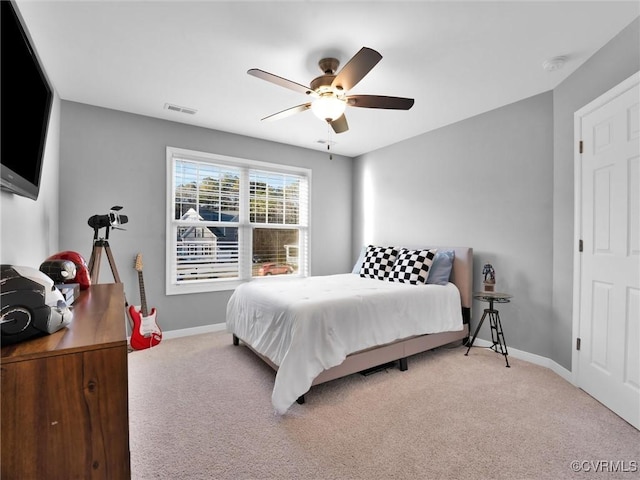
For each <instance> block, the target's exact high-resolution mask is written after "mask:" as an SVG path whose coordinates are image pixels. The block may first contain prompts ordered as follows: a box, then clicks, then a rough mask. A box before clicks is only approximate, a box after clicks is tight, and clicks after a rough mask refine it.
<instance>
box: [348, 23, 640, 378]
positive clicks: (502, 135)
mask: <svg viewBox="0 0 640 480" xmlns="http://www.w3.org/2000/svg"><path fill="white" fill-rule="evenodd" d="M638 70H640V20H639V19H636V20H634V21H633V22H632V23H631V24H630V25H629V26H627V28H625V29H624V30H623V31H622V32H620V33H619V34H618V35H617V36H616V37H614V38H613V39H612V40H611V41H610V42H609V43H607V44H606V45H605V46H604V47H603V48H601V49H600V50H599V51H598V52H596V53H595V54H594V55H593V56H592V57H591V58H590V59H589V60H588V61H586V62H585V63H584V64H583V65H582V66H581V67H580V68H578V69H577V70H576V71H575V72H574V73H573V74H572V75H571V76H569V77H568V78H567V79H566V80H565V81H564V82H563V83H561V84H560V85H558V86H557V87H556V88H555V89H554V90H553V91H552V92H548V93H546V94H543V95H540V96H537V97H532V98H530V99H526V100H523V101H521V102H517V103H515V104H513V105H509V106H506V107H503V108H500V109H497V110H494V111H492V112H488V113H486V114H484V115H480V116H478V117H475V118H471V119H468V120H465V121H462V122H459V123H457V124H454V125H450V126H447V127H444V128H442V129H440V130H437V131H434V132H430V133H427V134H424V135H421V136H419V137H416V138H413V139H410V140H407V141H405V142H402V143H400V144H397V145H394V146H391V147H388V148H386V149H382V150H379V151H377V152H372V153H370V154H367V155H363V156H362V157H359V158H357V159H356V163H355V166H354V168H355V171H354V178H355V188H354V219H356V223H355V224H354V225H355V226H354V234H353V238H354V244H353V246H352V256H354V258H355V255H356V252H357V251H358V250H359V248H360V245H361V244H363V243H367V242H374V243H376V242H378V243H393V244H398V243H413V244H424V243H425V242H428V243H429V244H447V243H452V242H453V243H455V244H462V243H465V244H467V245H469V246H472V247H474V248H475V254H476V261H475V265H474V266H475V268H476V272H475V283H476V284H475V288H476V289H479V288H481V275H480V272H479V271H477V270H478V269H480V268H481V266H482V264H483V263H484V262H490V263H492V264H493V265H494V267H495V268H496V271H497V282H498V289H499V290H505V291H509V292H510V293H513V294H514V299H513V302H512V303H510V304H508V305H504V306H501V308H500V310H501V312H503V314H502V317H503V320H504V322H503V323H504V326H505V336H506V338H507V343H508V345H510V346H513V347H515V348H518V349H521V350H524V351H527V352H530V353H535V354H538V355H541V356H544V357H548V358H550V359H551V360H553V361H555V362H556V363H558V364H559V365H561V366H562V367H564V368H566V369H568V370H571V356H572V348H573V338H572V324H573V319H572V315H573V311H572V297H573V253H574V250H573V249H574V241H573V240H574V233H573V222H574V219H573V214H574V212H573V210H574V198H573V195H574V188H573V187H574V177H573V175H574V173H573V170H574V169H573V162H574V153H573V152H574V140H573V139H574V137H573V135H574V133H573V113H574V112H575V111H577V110H578V109H580V108H581V107H582V106H584V105H586V104H587V103H589V102H590V101H592V100H593V99H595V98H597V97H598V96H600V95H601V94H603V93H604V92H606V91H607V90H609V89H610V88H612V87H614V86H615V85H617V84H618V83H620V82H621V81H623V80H624V79H626V78H628V77H629V76H631V75H632V74H633V73H635V72H637V71H638ZM531 122H533V124H532V123H531ZM403 172H410V173H409V174H403ZM368 179H369V180H368ZM367 182H370V183H371V188H372V190H373V191H374V192H375V193H374V200H373V203H370V202H367V201H365V198H364V195H365V193H364V192H365V190H366V186H365V185H366V184H367ZM422 184H424V185H422ZM451 197H453V198H451ZM445 198H446V199H447V200H446V202H445V201H444V200H443V199H445ZM367 215H369V220H367ZM415 218H421V219H422V223H419V224H416V223H415V220H414V219H415ZM372 223H373V227H372V226H371V224H372ZM485 305H486V304H481V303H477V302H476V303H475V304H474V312H473V320H472V325H473V326H475V325H476V324H477V322H478V320H479V316H480V315H481V313H482V309H483V308H484V306H485ZM480 337H481V338H485V339H488V338H490V336H489V332H488V329H487V328H484V327H483V332H482V333H481V335H480Z"/></svg>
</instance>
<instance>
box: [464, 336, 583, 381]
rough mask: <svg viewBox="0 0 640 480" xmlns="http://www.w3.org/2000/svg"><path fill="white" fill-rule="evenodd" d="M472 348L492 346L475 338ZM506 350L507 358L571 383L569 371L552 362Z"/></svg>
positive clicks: (522, 352)
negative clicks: (543, 368)
mask: <svg viewBox="0 0 640 480" xmlns="http://www.w3.org/2000/svg"><path fill="white" fill-rule="evenodd" d="M473 345H474V346H476V345H477V346H478V347H490V346H491V345H493V344H492V343H491V342H489V341H487V340H482V339H480V338H476V341H475V342H474V343H473ZM507 350H508V351H509V356H510V357H513V358H517V359H520V360H524V361H526V362H529V363H533V364H534V365H540V366H541V367H546V368H548V369H550V370H551V371H553V372H554V373H556V374H558V375H560V376H561V377H562V378H564V379H565V380H566V381H567V382H569V383H571V384H572V385H573V384H574V383H573V376H572V374H571V372H570V371H569V370H567V369H566V368H564V367H563V366H562V365H559V364H558V363H556V362H554V361H553V360H551V359H550V358H547V357H542V356H540V355H536V354H535V353H529V352H525V351H523V350H518V349H517V348H512V347H510V346H508V345H507Z"/></svg>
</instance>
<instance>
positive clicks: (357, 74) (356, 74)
mask: <svg viewBox="0 0 640 480" xmlns="http://www.w3.org/2000/svg"><path fill="white" fill-rule="evenodd" d="M381 59H382V55H380V54H379V53H378V52H376V51H375V50H372V49H371V48H367V47H362V48H361V49H360V51H359V52H358V53H356V54H355V55H354V56H353V57H352V58H351V60H349V61H348V62H347V64H346V65H345V66H344V67H343V68H342V70H340V72H339V73H338V75H336V78H334V79H333V82H332V83H331V86H332V87H333V88H336V89H338V90H342V91H345V92H346V91H347V90H351V89H352V88H353V87H354V86H355V85H356V84H357V83H358V82H359V81H360V80H362V79H363V78H364V76H365V75H366V74H367V73H369V71H370V70H371V69H372V68H373V67H375V66H376V64H377V63H378V62H379V61H380V60H381Z"/></svg>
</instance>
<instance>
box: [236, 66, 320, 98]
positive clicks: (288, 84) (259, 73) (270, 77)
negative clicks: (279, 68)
mask: <svg viewBox="0 0 640 480" xmlns="http://www.w3.org/2000/svg"><path fill="white" fill-rule="evenodd" d="M247 73H248V74H249V75H253V76H254V77H257V78H261V79H262V80H266V81H267V82H271V83H275V84H276V85H279V86H281V87H284V88H288V89H290V90H293V91H295V92H300V93H304V94H305V95H313V96H314V97H315V96H317V95H316V92H314V91H313V90H311V89H310V88H309V87H305V86H304V85H301V84H299V83H296V82H293V81H291V80H287V79H286V78H282V77H279V76H277V75H274V74H273V73H269V72H265V71H264V70H260V69H258V68H252V69H250V70H247Z"/></svg>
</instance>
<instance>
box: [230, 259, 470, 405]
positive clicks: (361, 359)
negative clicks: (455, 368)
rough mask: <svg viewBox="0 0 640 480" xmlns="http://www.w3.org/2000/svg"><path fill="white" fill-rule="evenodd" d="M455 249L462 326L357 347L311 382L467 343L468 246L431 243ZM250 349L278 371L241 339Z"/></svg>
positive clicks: (453, 279) (403, 362)
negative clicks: (360, 347) (446, 245)
mask: <svg viewBox="0 0 640 480" xmlns="http://www.w3.org/2000/svg"><path fill="white" fill-rule="evenodd" d="M434 248H440V249H453V250H455V259H454V262H453V269H452V271H451V282H452V283H454V284H455V285H456V286H457V287H458V290H460V297H461V315H462V322H463V324H464V328H463V329H462V330H460V331H457V332H442V333H433V334H429V335H419V336H415V337H409V338H407V339H404V340H398V341H395V342H392V343H388V344H386V345H381V346H378V347H373V348H369V349H366V350H361V351H359V352H355V353H352V354H351V355H349V356H348V357H347V358H346V359H345V360H344V361H343V362H342V363H341V364H340V365H336V366H335V367H332V368H329V369H327V370H324V371H323V372H321V373H320V374H319V375H318V376H317V377H316V378H315V379H314V381H313V383H312V384H311V386H313V385H319V384H321V383H325V382H328V381H331V380H335V379H337V378H341V377H345V376H347V375H351V374H353V373H358V372H363V371H365V370H370V369H374V368H376V367H379V366H381V365H386V364H388V363H391V362H396V361H397V362H399V368H400V370H401V371H405V370H407V369H408V361H407V359H408V357H410V356H411V355H415V354H417V353H421V352H426V351H427V350H432V349H434V348H437V347H440V346H442V345H447V344H449V343H452V342H456V341H458V340H462V341H463V343H467V339H468V337H469V321H470V319H471V304H472V301H473V249H472V248H470V247H434ZM241 340H242V339H241V338H238V337H237V336H236V335H235V334H234V335H233V344H234V345H239V344H240V341H241ZM242 343H243V344H245V345H246V346H247V347H249V349H250V350H251V351H253V352H254V353H255V354H256V355H257V356H258V357H260V358H261V359H262V360H263V361H264V362H265V363H266V364H267V365H269V366H270V367H271V368H273V369H274V370H275V371H278V366H277V365H276V364H274V363H273V362H272V361H271V360H269V359H268V358H267V357H265V356H264V355H262V354H260V353H258V352H257V351H255V350H254V349H253V348H252V347H251V345H249V344H248V343H247V342H245V341H244V340H242ZM297 402H298V403H299V404H302V403H304V395H302V396H301V397H299V398H298V400H297Z"/></svg>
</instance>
